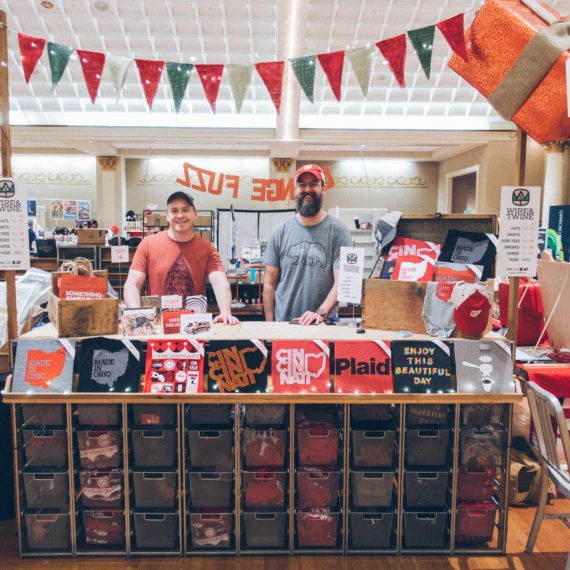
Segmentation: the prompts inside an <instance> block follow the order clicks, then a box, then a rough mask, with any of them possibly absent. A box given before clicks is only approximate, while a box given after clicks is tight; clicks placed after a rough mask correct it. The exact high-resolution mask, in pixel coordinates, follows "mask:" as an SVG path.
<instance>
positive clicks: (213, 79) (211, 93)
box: [194, 63, 224, 114]
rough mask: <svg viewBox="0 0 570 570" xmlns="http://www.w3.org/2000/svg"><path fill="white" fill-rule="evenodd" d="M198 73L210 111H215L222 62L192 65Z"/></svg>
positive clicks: (222, 66)
mask: <svg viewBox="0 0 570 570" xmlns="http://www.w3.org/2000/svg"><path fill="white" fill-rule="evenodd" d="M194 67H195V68H196V71H197V72H198V75H199V76H200V81H201V82H202V86H203V87H204V93H205V94H206V99H208V103H210V108H211V109H212V113H214V114H215V113H216V100H217V99H218V91H219V90H220V81H221V80H222V73H223V72H224V64H218V65H215V64H212V65H206V64H201V63H199V64H197V65H195V66H194Z"/></svg>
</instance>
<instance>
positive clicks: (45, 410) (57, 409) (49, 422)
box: [22, 404, 65, 426]
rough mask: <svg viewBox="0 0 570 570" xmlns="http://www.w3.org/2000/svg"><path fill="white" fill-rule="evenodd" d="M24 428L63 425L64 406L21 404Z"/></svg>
mask: <svg viewBox="0 0 570 570" xmlns="http://www.w3.org/2000/svg"><path fill="white" fill-rule="evenodd" d="M22 418H23V420H24V421H23V425H24V426H63V425H65V405H64V404H22Z"/></svg>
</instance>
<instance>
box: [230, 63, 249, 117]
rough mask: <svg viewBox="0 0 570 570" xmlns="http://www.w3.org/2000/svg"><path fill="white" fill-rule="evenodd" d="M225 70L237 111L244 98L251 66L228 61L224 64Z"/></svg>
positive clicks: (239, 109)
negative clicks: (228, 62)
mask: <svg viewBox="0 0 570 570" xmlns="http://www.w3.org/2000/svg"><path fill="white" fill-rule="evenodd" d="M226 70H227V72H228V78H229V80H230V88H231V90H232V95H233V97H234V102H235V104H236V110H237V112H238V113H239V112H240V111H241V106H242V103H243V100H244V98H245V92H246V91H247V88H248V87H249V83H250V81H251V70H252V66H251V65H250V64H248V63H246V64H238V63H230V64H228V65H226Z"/></svg>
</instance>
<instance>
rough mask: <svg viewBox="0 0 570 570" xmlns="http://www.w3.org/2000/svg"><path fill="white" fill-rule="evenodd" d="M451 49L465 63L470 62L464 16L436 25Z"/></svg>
mask: <svg viewBox="0 0 570 570" xmlns="http://www.w3.org/2000/svg"><path fill="white" fill-rule="evenodd" d="M436 26H437V27H438V28H439V31H440V32H441V33H442V34H443V37H444V38H445V39H446V40H447V43H448V44H449V47H450V48H451V49H452V50H453V51H454V52H455V53H456V54H457V55H458V56H459V57H460V58H461V59H463V60H464V61H469V55H468V54H467V47H466V46H465V34H464V26H463V14H457V16H453V18H449V19H447V20H443V22H439V23H438V24H436Z"/></svg>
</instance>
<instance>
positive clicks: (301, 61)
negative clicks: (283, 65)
mask: <svg viewBox="0 0 570 570" xmlns="http://www.w3.org/2000/svg"><path fill="white" fill-rule="evenodd" d="M289 62H290V63H291V66H292V67H293V71H294V72H295V75H296V77H297V81H298V82H299V85H300V86H301V89H303V93H304V94H305V95H306V96H307V99H308V100H309V101H310V102H311V103H313V102H314V101H313V89H314V87H315V68H316V67H317V56H316V55H306V56H304V57H296V58H294V59H290V60H289Z"/></svg>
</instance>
